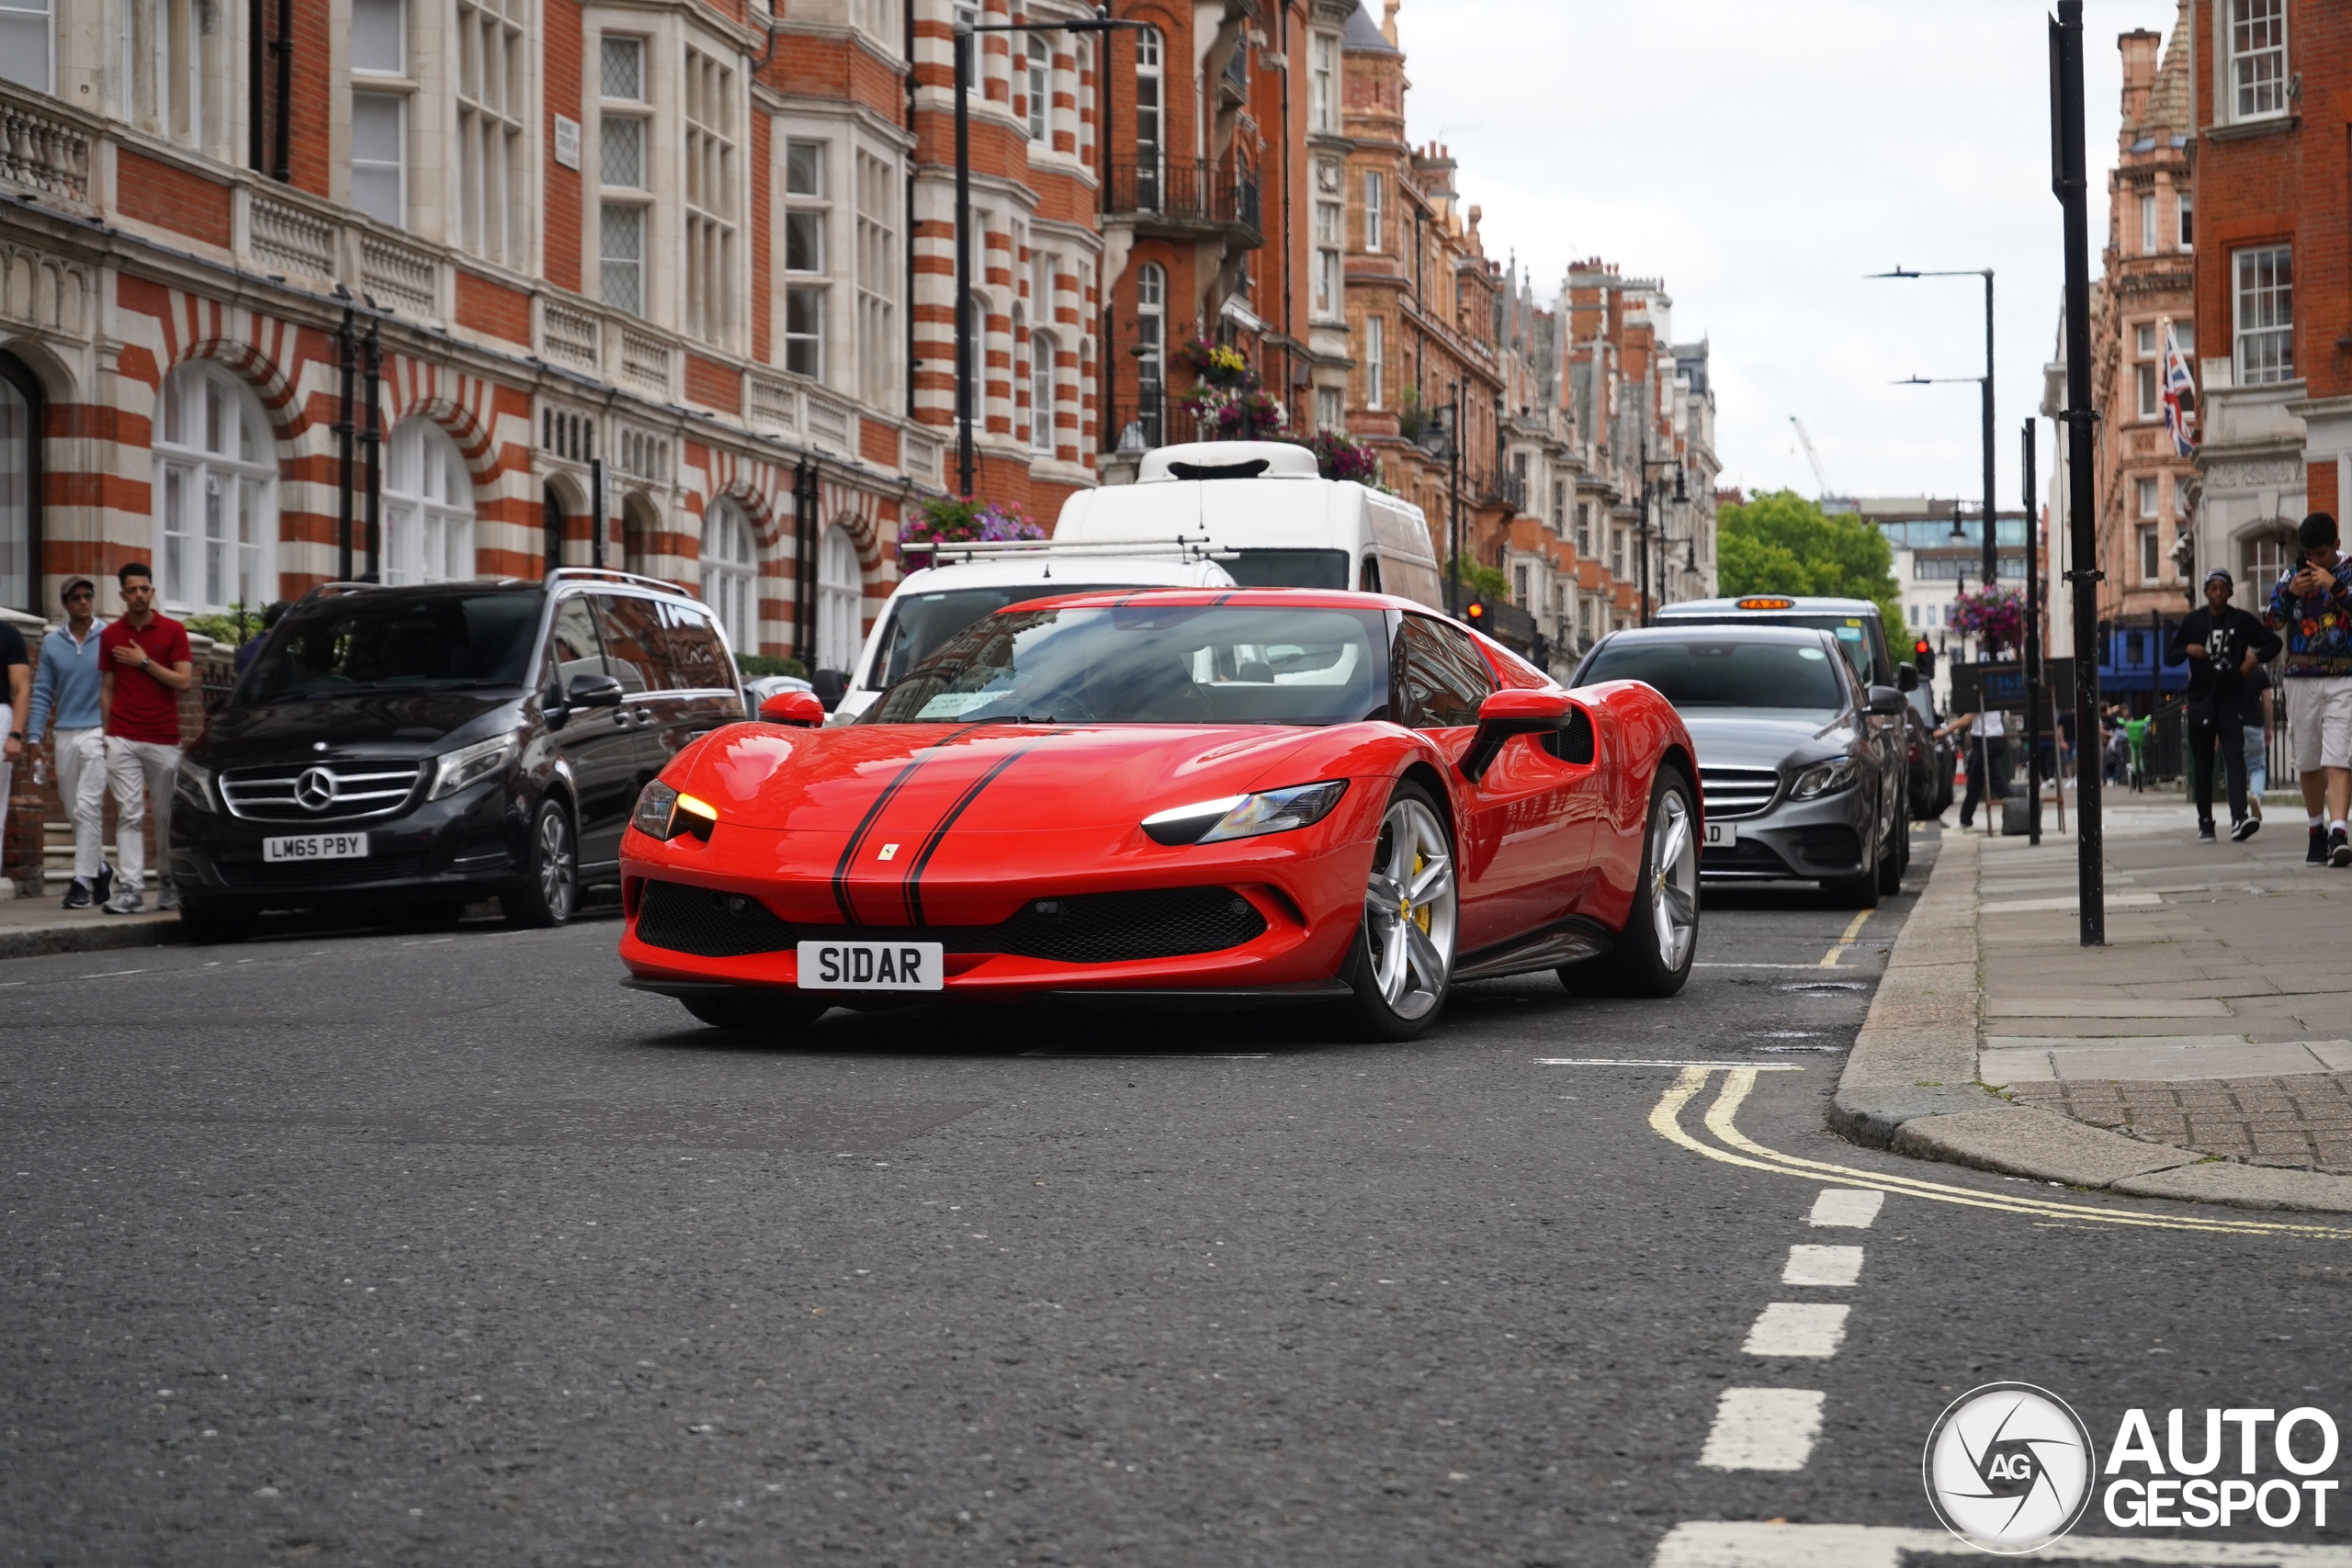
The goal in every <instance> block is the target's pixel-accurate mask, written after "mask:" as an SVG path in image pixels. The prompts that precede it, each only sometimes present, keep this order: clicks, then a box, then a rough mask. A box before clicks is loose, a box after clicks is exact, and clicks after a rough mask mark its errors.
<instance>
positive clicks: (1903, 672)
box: [1894, 664, 1919, 692]
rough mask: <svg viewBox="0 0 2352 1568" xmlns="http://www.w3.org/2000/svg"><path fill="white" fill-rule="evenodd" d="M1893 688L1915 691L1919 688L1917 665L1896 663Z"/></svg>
mask: <svg viewBox="0 0 2352 1568" xmlns="http://www.w3.org/2000/svg"><path fill="white" fill-rule="evenodd" d="M1894 689H1895V690H1896V691H1898V692H1916V691H1917V690H1918V689H1919V667H1918V666H1917V665H1916V664H1898V665H1896V666H1895V667H1894Z"/></svg>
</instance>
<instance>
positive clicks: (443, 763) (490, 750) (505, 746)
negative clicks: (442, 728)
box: [424, 735, 515, 800]
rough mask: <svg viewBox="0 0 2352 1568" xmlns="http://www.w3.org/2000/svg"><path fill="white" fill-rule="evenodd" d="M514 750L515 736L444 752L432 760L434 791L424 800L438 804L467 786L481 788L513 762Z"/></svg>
mask: <svg viewBox="0 0 2352 1568" xmlns="http://www.w3.org/2000/svg"><path fill="white" fill-rule="evenodd" d="M514 757H515V738H514V737H513V736H511V735H497V736H492V738H491V739H488V740H478V741H476V742H475V743H474V744H472V745H471V746H460V747H458V749H457V750H454V751H444V752H442V753H441V755H439V756H438V757H435V759H434V760H433V787H432V788H431V789H430V790H428V791H426V792H425V795H424V798H425V799H427V800H438V799H440V798H441V797H442V796H443V795H455V794H457V793H458V791H459V790H461V789H463V788H465V787H466V786H467V785H468V784H480V783H481V781H482V780H484V779H486V778H488V777H490V776H491V774H492V773H496V772H498V771H499V770H500V769H501V768H503V767H504V766H505V765H506V764H507V763H508V762H509V761H513V760H514Z"/></svg>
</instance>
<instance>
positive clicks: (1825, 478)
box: [1789, 414, 1838, 501]
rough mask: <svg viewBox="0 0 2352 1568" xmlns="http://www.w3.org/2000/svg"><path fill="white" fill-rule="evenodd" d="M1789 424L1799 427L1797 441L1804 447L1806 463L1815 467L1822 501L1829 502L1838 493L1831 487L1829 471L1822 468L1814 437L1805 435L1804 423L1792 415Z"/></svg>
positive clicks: (1816, 481)
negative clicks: (1814, 447)
mask: <svg viewBox="0 0 2352 1568" xmlns="http://www.w3.org/2000/svg"><path fill="white" fill-rule="evenodd" d="M1789 423H1791V424H1793V425H1795V426H1796V427H1797V439H1798V440H1799V441H1800V442H1802V443H1804V458H1805V461H1806V462H1808V463H1811V464H1812V465H1813V478H1814V481H1815V483H1817V484H1818V485H1820V486H1821V499H1822V500H1824V501H1827V500H1829V499H1830V498H1831V497H1832V496H1834V495H1836V494H1837V493H1838V492H1837V491H1836V490H1834V489H1833V488H1831V486H1830V483H1829V470H1828V469H1826V468H1823V467H1822V466H1821V454H1820V453H1818V452H1816V451H1815V450H1814V449H1813V437H1812V436H1810V435H1808V434H1805V428H1804V420H1802V419H1799V418H1798V417H1797V416H1796V415H1795V414H1791V415H1789Z"/></svg>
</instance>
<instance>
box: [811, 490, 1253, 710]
mask: <svg viewBox="0 0 2352 1568" xmlns="http://www.w3.org/2000/svg"><path fill="white" fill-rule="evenodd" d="M928 550H930V547H927V546H915V545H908V546H903V547H901V554H902V555H903V556H904V557H906V558H909V559H910V560H920V559H922V558H924V552H925V551H928ZM931 558H933V559H934V560H936V561H937V562H938V563H939V564H937V565H935V566H927V567H922V568H920V569H918V570H913V571H910V572H908V573H907V575H906V576H904V577H902V578H900V579H899V585H898V586H897V587H896V588H894V589H892V590H891V591H890V598H889V601H888V603H887V604H884V605H883V606H882V613H881V615H877V616H876V617H875V620H874V629H873V630H872V631H870V632H868V633H866V635H865V649H863V650H862V651H861V652H860V653H859V654H858V658H857V668H856V669H855V670H854V671H852V672H851V674H850V681H849V689H848V690H846V691H845V692H843V693H842V700H841V702H840V704H839V705H837V706H836V707H835V708H834V709H833V712H832V716H831V718H829V719H827V720H826V723H827V724H828V725H835V724H848V723H851V722H852V721H854V719H855V718H856V717H857V716H858V715H860V714H862V713H864V712H865V710H866V709H867V708H869V707H871V706H873V705H874V699H875V698H876V697H878V696H880V695H881V694H882V691H883V688H884V687H886V686H888V685H889V683H890V682H893V681H895V680H897V679H898V678H899V676H901V675H904V674H905V673H906V672H907V671H909V670H910V669H912V668H913V667H914V666H915V665H917V664H920V663H922V661H923V660H926V659H928V658H930V657H931V656H932V654H933V652H934V651H936V650H937V649H938V648H939V646H940V644H942V643H944V642H945V641H946V640H947V639H948V638H949V637H954V636H955V635H956V633H957V632H960V631H962V630H963V629H964V628H965V627H966V626H970V625H971V624H972V623H973V622H974V621H977V620H978V619H979V618H980V617H981V616H982V615H993V614H995V613H996V612H997V611H999V610H1001V609H1003V608H1004V607H1005V606H1006V605H1007V604H1020V603H1021V602H1022V601H1023V600H1024V599H1042V598H1044V597H1045V596H1046V595H1047V594H1049V593H1084V592H1090V591H1091V590H1093V589H1098V588H1231V587H1233V586H1234V585H1235V584H1234V580H1233V579H1232V578H1231V577H1230V576H1229V575H1227V572H1226V570H1225V568H1224V567H1223V566H1221V565H1220V564H1218V563H1217V562H1216V561H1215V560H1211V559H1209V558H1207V553H1206V551H1205V550H1204V548H1203V547H1202V546H1201V544H1200V542H1199V541H1198V540H1193V541H1189V542H1188V541H1183V540H1179V539H1175V538H1172V537H1169V536H1163V537H1161V538H1159V539H1152V540H1145V539H1137V540H1135V541H1132V542H1130V543H1123V544H1122V545H1119V546H1114V547H1110V548H1104V547H1101V546H1093V547H1088V546H1079V547H1075V548H1073V547H1069V546H1066V545H1062V544H1060V543H1059V542H1058V541H1057V540H1052V539H1037V540H1025V539H1024V540H1020V541H1013V542H1007V543H1002V544H986V545H944V546H941V547H938V548H937V550H936V551H935V552H933V553H932V555H931Z"/></svg>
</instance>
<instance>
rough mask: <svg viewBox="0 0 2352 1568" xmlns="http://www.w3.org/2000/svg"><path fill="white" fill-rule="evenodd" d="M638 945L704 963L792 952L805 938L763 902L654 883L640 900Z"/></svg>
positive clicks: (707, 890) (708, 889) (677, 884)
mask: <svg viewBox="0 0 2352 1568" xmlns="http://www.w3.org/2000/svg"><path fill="white" fill-rule="evenodd" d="M637 940H638V941H639V942H643V943H645V945H646V946H648V947H666V948H668V949H669V950H670V951H671V952H673V953H693V954H695V956H696V957H699V958H744V957H748V956H749V955H751V954H752V953H774V952H775V951H776V950H777V949H779V948H786V947H790V946H791V945H792V944H793V943H794V942H797V940H799V939H798V938H797V937H795V936H794V935H793V933H792V928H791V927H790V926H788V925H786V923H785V922H784V921H782V920H779V919H776V918H775V911H773V910H771V909H770V908H768V907H767V906H766V905H765V904H763V903H761V902H760V901H759V900H758V899H757V898H752V897H746V896H744V895H743V894H741V893H720V892H718V891H716V890H714V889H712V888H708V887H688V886H684V885H683V884H681V883H676V882H649V883H647V884H646V885H645V896H644V897H642V898H640V899H639V901H638V906H637Z"/></svg>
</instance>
